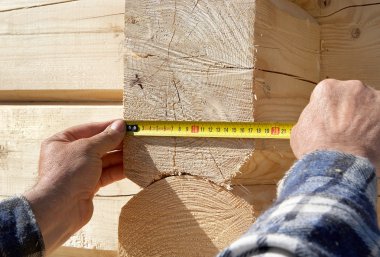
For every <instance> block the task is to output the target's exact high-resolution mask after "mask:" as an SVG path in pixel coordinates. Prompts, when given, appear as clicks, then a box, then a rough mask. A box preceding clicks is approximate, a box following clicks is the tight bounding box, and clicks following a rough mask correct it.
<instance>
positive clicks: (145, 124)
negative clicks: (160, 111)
mask: <svg viewBox="0 0 380 257" xmlns="http://www.w3.org/2000/svg"><path fill="white" fill-rule="evenodd" d="M126 123H127V126H126V128H127V135H131V136H152V137H200V138H208V137H209V138H272V139H289V138H290V134H291V131H292V128H293V126H294V123H291V122H286V123H285V122H281V123H280V122H200V121H126Z"/></svg>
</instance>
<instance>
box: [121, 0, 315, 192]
mask: <svg viewBox="0 0 380 257" xmlns="http://www.w3.org/2000/svg"><path fill="white" fill-rule="evenodd" d="M285 3H286V2H283V1H234V2H229V1H222V0H213V1H208V2H203V1H201V2H196V4H195V3H190V2H188V1H174V0H173V1H166V2H165V3H160V4H158V3H157V2H154V1H149V0H146V1H139V2H136V1H127V3H126V8H127V9H128V13H127V14H126V59H125V64H126V68H125V85H124V86H125V88H124V109H125V112H124V117H125V119H126V120H140V119H141V120H205V121H206V120H213V121H254V120H256V118H257V120H265V119H267V120H270V121H273V120H280V119H282V120H284V119H289V120H296V119H297V118H298V115H299V114H300V112H301V110H302V109H303V107H304V106H305V105H306V103H307V101H308V98H309V94H310V92H311V90H312V89H313V87H314V81H317V80H318V78H319V69H318V67H319V57H318V56H319V26H318V24H316V22H315V21H314V20H313V18H311V17H310V16H309V15H307V14H306V13H305V12H304V11H302V10H300V9H299V8H298V7H297V6H295V5H287V4H285ZM273 17H275V18H273ZM299 31H305V33H299ZM294 42H296V43H294ZM297 90H299V92H297ZM256 107H257V108H256ZM253 144H254V141H253V140H215V139H206V140H203V139H202V140H194V139H166V138H165V139H153V138H144V139H138V138H130V139H128V140H127V141H126V144H125V146H124V147H125V148H126V149H127V148H129V149H134V151H135V152H136V154H135V155H126V156H125V162H126V163H129V167H126V174H128V176H129V177H130V178H131V179H132V180H133V181H135V182H136V183H137V184H139V185H140V186H143V187H145V186H147V185H149V184H150V183H152V182H153V181H155V180H158V179H160V178H161V177H162V176H165V175H168V174H177V175H178V174H193V175H197V176H202V177H205V178H207V179H209V180H212V181H214V182H216V183H219V184H228V183H230V181H231V179H232V177H234V176H236V174H238V173H244V172H245V170H244V167H253V165H248V162H249V160H250V159H251V158H252V156H254V153H253V150H254V145H253ZM285 166H289V163H288V164H286V165H284V167H285ZM265 172H267V170H266V171H265ZM275 177H278V176H277V175H275Z"/></svg>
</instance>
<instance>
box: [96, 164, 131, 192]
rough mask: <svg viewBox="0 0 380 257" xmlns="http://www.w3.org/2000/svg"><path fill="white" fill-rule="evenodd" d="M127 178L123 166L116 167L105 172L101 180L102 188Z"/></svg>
mask: <svg viewBox="0 0 380 257" xmlns="http://www.w3.org/2000/svg"><path fill="white" fill-rule="evenodd" d="M124 178H126V177H125V174H124V170H123V165H122V164H119V165H115V166H111V167H109V168H106V169H105V170H103V172H102V175H101V177H100V180H99V185H100V187H105V186H107V185H109V184H111V183H113V182H116V181H119V180H122V179H124Z"/></svg>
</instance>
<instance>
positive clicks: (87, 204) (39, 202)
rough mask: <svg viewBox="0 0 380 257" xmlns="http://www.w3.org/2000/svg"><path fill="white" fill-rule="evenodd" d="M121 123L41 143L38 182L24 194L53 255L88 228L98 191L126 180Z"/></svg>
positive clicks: (84, 127) (78, 129)
mask: <svg viewBox="0 0 380 257" xmlns="http://www.w3.org/2000/svg"><path fill="white" fill-rule="evenodd" d="M124 134H125V123H124V121H123V120H116V121H114V122H112V121H109V122H103V123H91V124H86V125H80V126H76V127H72V128H69V129H67V130H65V131H63V132H60V133H58V134H56V135H54V136H52V137H50V138H48V139H47V140H45V141H44V142H43V143H42V146H41V156H40V162H39V179H38V182H37V184H36V185H35V186H34V187H33V189H32V190H30V191H29V192H27V193H25V197H26V199H27V200H28V201H29V202H30V204H31V207H32V209H33V212H34V214H35V216H36V219H37V222H38V224H39V226H40V229H41V232H42V236H43V238H44V243H45V248H46V251H47V252H48V253H49V252H51V251H52V250H54V249H55V248H57V247H59V246H60V245H61V244H63V243H64V242H65V241H66V240H67V239H68V238H69V237H70V236H71V235H72V234H73V233H75V232H76V231H77V230H78V229H80V228H81V227H82V226H84V225H85V224H86V223H87V222H88V221H89V220H90V218H91V216H92V213H93V203H92V199H93V197H94V195H95V193H96V192H97V191H98V190H99V188H100V187H102V186H105V185H107V184H110V183H112V182H114V181H117V180H120V179H123V178H124V177H125V176H124V174H123V160H122V155H123V154H122V151H121V149H122V141H123V138H124Z"/></svg>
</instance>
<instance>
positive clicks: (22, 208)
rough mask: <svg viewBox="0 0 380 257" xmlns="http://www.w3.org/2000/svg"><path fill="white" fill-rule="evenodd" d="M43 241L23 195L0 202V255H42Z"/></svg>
mask: <svg viewBox="0 0 380 257" xmlns="http://www.w3.org/2000/svg"><path fill="white" fill-rule="evenodd" d="M43 254H44V243H43V239H42V235H41V233H40V229H39V227H38V225H37V222H36V219H35V217H34V214H33V212H32V210H31V208H30V206H29V203H28V201H27V200H26V199H25V198H24V197H13V198H10V199H8V200H5V201H3V202H1V203H0V255H1V256H5V257H24V256H33V257H38V256H43Z"/></svg>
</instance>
